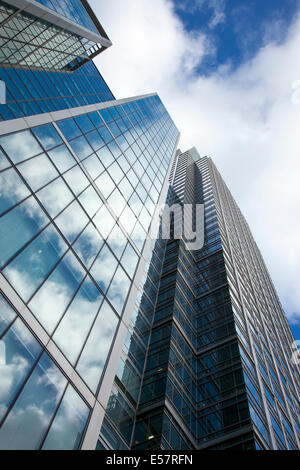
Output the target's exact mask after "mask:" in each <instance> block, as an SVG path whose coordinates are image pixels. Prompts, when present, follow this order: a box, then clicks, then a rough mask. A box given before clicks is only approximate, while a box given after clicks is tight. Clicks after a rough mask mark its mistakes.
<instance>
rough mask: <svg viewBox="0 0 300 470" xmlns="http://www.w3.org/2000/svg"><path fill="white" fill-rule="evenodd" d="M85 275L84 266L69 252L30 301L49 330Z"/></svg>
mask: <svg viewBox="0 0 300 470" xmlns="http://www.w3.org/2000/svg"><path fill="white" fill-rule="evenodd" d="M83 276H84V270H83V268H81V265H80V264H79V262H78V261H77V259H76V258H75V256H74V255H73V254H72V253H68V254H67V255H66V256H65V257H64V258H63V260H62V261H61V262H60V263H59V265H58V266H57V268H56V269H55V271H53V273H52V274H51V276H50V277H49V278H48V279H47V281H46V282H45V284H43V286H42V287H41V288H40V290H39V291H38V292H37V294H36V295H35V296H34V297H33V299H32V300H31V301H30V303H29V308H30V309H31V310H32V312H33V313H34V314H35V316H36V317H37V319H38V320H39V321H40V322H41V324H42V325H43V326H44V327H45V329H46V330H47V331H48V332H52V331H53V329H54V328H55V326H56V325H57V323H58V321H59V320H60V318H61V316H62V315H63V313H64V311H65V310H66V308H67V306H68V303H69V302H70V300H71V299H72V297H73V295H74V293H75V291H76V289H77V288H78V285H79V284H80V282H81V281H82V279H83Z"/></svg>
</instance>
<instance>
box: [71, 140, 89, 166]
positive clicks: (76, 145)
mask: <svg viewBox="0 0 300 470" xmlns="http://www.w3.org/2000/svg"><path fill="white" fill-rule="evenodd" d="M70 145H71V147H72V149H73V150H74V152H75V153H76V155H77V157H78V158H79V160H82V159H83V158H85V157H87V156H88V155H91V154H92V153H93V149H92V147H91V146H90V145H89V144H88V142H87V140H86V139H85V138H84V137H78V138H77V139H75V140H72V141H71V142H70Z"/></svg>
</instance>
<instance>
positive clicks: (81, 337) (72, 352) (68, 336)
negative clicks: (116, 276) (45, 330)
mask: <svg viewBox="0 0 300 470" xmlns="http://www.w3.org/2000/svg"><path fill="white" fill-rule="evenodd" d="M101 300H102V295H101V294H100V292H99V290H98V289H97V287H96V286H95V284H94V283H93V282H92V281H91V279H90V278H89V277H88V278H86V279H85V281H84V283H83V284H82V286H81V287H80V289H79V291H78V292H77V294H76V296H75V298H74V300H73V301H72V303H71V304H70V306H69V307H68V310H67V312H66V314H65V315H64V317H63V319H62V321H61V323H60V324H59V326H58V328H57V330H56V332H55V334H54V336H53V339H54V341H55V342H56V344H57V345H58V346H59V348H60V349H61V350H62V352H63V353H64V354H65V356H66V357H67V358H68V359H69V361H70V362H71V363H72V364H74V363H75V362H76V360H77V358H78V356H79V353H80V351H81V349H82V347H83V344H84V341H85V339H86V337H87V335H88V332H89V330H90V328H91V326H92V323H93V320H94V318H95V316H96V314H97V312H98V310H99V307H100V303H101Z"/></svg>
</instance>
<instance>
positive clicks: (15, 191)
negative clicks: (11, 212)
mask: <svg viewBox="0 0 300 470" xmlns="http://www.w3.org/2000/svg"><path fill="white" fill-rule="evenodd" d="M29 195H30V191H29V189H28V188H27V187H26V186H25V184H24V183H23V181H22V180H21V178H20V177H19V175H18V173H17V172H16V171H15V170H14V169H13V168H10V169H9V170H6V171H3V172H2V173H0V214H2V213H3V212H5V211H7V210H8V209H10V208H11V207H12V206H14V205H15V204H17V203H18V202H19V201H22V199H25V198H26V197H27V196H29Z"/></svg>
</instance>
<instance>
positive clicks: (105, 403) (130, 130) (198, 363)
mask: <svg viewBox="0 0 300 470" xmlns="http://www.w3.org/2000/svg"><path fill="white" fill-rule="evenodd" d="M0 40H1V53H0V61H1V68H0V79H1V80H2V81H3V82H4V85H5V87H6V103H5V104H1V105H0V119H1V120H0V211H1V212H0V236H1V238H0V240H1V242H0V243H1V251H0V269H1V273H0V289H1V293H0V303H1V309H0V448H1V449H95V448H97V449H126V450H129V449H136V450H137V449H161V448H162V449H205V448H212V449H222V448H243V449H248V448H262V449H269V448H278V449H280V448H289V449H293V448H299V438H298V435H297V433H298V432H299V421H298V416H297V413H298V405H299V367H298V364H296V363H295V364H294V363H293V361H292V359H291V358H292V342H293V338H292V335H291V332H290V329H289V327H288V324H287V321H286V318H285V316H284V313H283V311H282V308H281V305H280V302H279V300H278V298H277V295H276V292H275V290H274V287H273V285H272V282H271V280H270V277H269V275H268V272H267V270H266V268H265V266H264V263H263V260H262V258H261V255H260V253H259V250H258V249H257V247H256V245H255V242H254V240H253V238H252V236H251V233H250V230H249V228H248V226H247V224H246V222H245V220H244V218H243V216H242V215H241V213H240V211H239V209H238V207H237V205H236V203H235V202H234V200H233V198H232V196H231V195H230V193H229V191H228V189H227V187H226V185H225V184H224V182H223V181H222V178H221V177H220V175H219V173H218V171H217V170H216V168H215V166H214V164H213V163H212V161H211V160H210V159H208V158H200V156H199V154H198V153H197V151H196V149H191V150H190V151H188V152H185V153H183V154H182V153H181V152H180V151H179V150H177V145H178V139H179V132H178V130H177V128H176V126H175V124H174V123H173V121H172V119H171V118H170V116H169V114H168V112H167V111H166V109H165V107H164V105H163V104H162V102H161V100H160V98H159V97H158V96H157V95H156V94H150V95H144V96H139V97H133V98H127V99H122V100H115V98H114V96H113V94H112V93H111V91H110V89H109V88H108V86H107V84H106V83H105V81H104V79H103V78H102V76H101V75H100V73H99V71H98V70H97V68H96V67H95V65H94V64H93V62H92V60H91V59H92V58H93V57H95V55H96V54H98V53H100V52H102V51H103V50H104V49H106V48H107V47H109V46H110V44H111V43H110V40H109V38H108V37H107V35H106V33H105V31H104V30H103V28H102V26H101V25H100V23H99V22H98V20H97V19H96V18H95V16H94V14H93V12H92V10H91V9H90V7H89V5H88V3H87V2H86V1H79V0H64V1H63V2H62V1H59V2H58V1H56V0H51V1H50V0H48V1H38V2H37V1H34V0H7V1H6V2H2V1H1V2H0ZM165 203H166V204H167V206H174V204H176V205H177V206H179V207H184V206H186V205H189V207H191V208H192V212H191V215H194V216H195V215H197V210H196V208H197V206H200V205H201V206H203V205H204V242H205V243H204V246H203V247H201V249H200V248H198V249H197V250H190V249H189V248H188V246H189V245H188V240H187V239H186V238H185V237H183V238H180V239H178V238H177V237H176V236H175V235H176V230H175V225H176V220H175V219H176V217H175V215H174V216H172V217H171V218H170V221H171V234H170V237H168V238H165V237H163V236H162V235H163V233H162V232H163V227H162V224H158V225H157V226H156V225H155V226H154V228H153V227H152V230H151V233H150V226H151V223H152V221H153V220H158V221H160V220H162V218H161V216H160V208H161V206H162V205H164V204H165ZM194 218H195V217H194Z"/></svg>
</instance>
